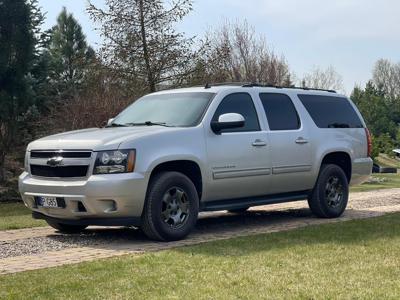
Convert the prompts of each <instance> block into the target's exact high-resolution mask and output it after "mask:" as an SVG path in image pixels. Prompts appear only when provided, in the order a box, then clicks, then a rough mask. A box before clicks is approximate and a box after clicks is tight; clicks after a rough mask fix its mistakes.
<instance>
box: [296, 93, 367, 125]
mask: <svg viewBox="0 0 400 300" xmlns="http://www.w3.org/2000/svg"><path fill="white" fill-rule="evenodd" d="M298 96H299V98H300V101H301V102H302V103H303V105H304V107H305V108H306V109H307V111H308V113H309V114H310V116H311V118H312V119H313V120H314V122H315V124H316V125H317V126H318V127H319V128H362V127H363V124H362V122H361V120H360V118H359V117H358V115H357V113H356V112H355V110H354V108H353V106H352V105H351V104H350V102H349V100H348V99H347V98H344V97H336V96H319V95H298Z"/></svg>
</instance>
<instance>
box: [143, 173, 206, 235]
mask: <svg viewBox="0 0 400 300" xmlns="http://www.w3.org/2000/svg"><path fill="white" fill-rule="evenodd" d="M172 187H177V188H180V189H182V190H184V191H185V193H186V194H187V197H188V201H189V216H188V220H187V222H186V223H185V224H184V225H183V226H182V227H179V228H172V227H171V226H169V225H168V224H166V223H165V222H164V221H163V220H162V218H161V209H162V197H163V196H164V194H165V193H166V192H167V191H168V190H169V189H170V188H172ZM146 209H147V210H151V211H150V212H149V211H147V212H146V211H145V212H144V213H150V214H151V215H150V218H151V220H150V221H151V222H152V225H153V228H154V230H155V231H156V232H157V234H158V235H159V236H160V237H161V238H162V239H163V240H167V241H169V240H180V239H182V238H184V237H185V236H187V235H188V234H189V233H190V231H191V230H192V229H193V227H194V226H195V224H196V222H197V216H198V212H199V198H198V195H197V191H196V188H195V186H194V184H193V183H192V181H191V180H190V179H189V178H188V177H187V176H185V175H184V174H181V173H178V172H165V173H161V174H160V175H158V176H157V177H156V178H154V180H152V182H151V186H150V190H149V193H148V197H147V205H146Z"/></svg>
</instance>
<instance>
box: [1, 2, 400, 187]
mask: <svg viewBox="0 0 400 300" xmlns="http://www.w3.org/2000/svg"><path fill="white" fill-rule="evenodd" d="M192 9H193V7H192V1H191V0H174V1H172V2H171V3H170V4H166V3H165V2H164V1H162V0H129V1H128V0H106V1H105V5H104V7H97V6H96V5H94V4H93V3H90V2H89V4H88V7H87V13H88V15H89V16H90V18H91V20H92V21H93V23H94V26H96V28H97V29H98V30H99V32H100V35H101V38H102V44H101V45H100V46H99V47H98V49H96V50H94V49H93V48H92V47H91V46H90V45H88V43H87V41H86V37H85V35H84V33H83V31H82V27H81V26H80V24H79V22H78V21H77V20H76V19H75V18H74V17H73V15H72V14H70V13H69V12H68V11H67V10H66V9H65V8H64V9H63V10H62V11H61V12H60V14H59V16H58V18H57V22H56V24H55V25H54V26H53V27H52V28H51V29H50V30H46V31H44V30H42V24H43V22H44V20H45V14H44V13H43V11H42V9H41V8H40V7H39V5H38V2H37V0H0V181H4V180H5V179H6V178H7V177H13V175H16V174H18V173H19V172H20V169H21V166H20V165H21V164H18V163H15V162H22V161H23V153H24V151H23V149H24V148H25V146H26V144H27V143H28V142H29V141H31V140H33V139H35V138H38V137H41V136H45V135H48V134H51V133H56V132H61V131H65V130H71V129H79V128H85V127H99V126H102V125H103V124H104V121H105V120H107V119H108V118H110V117H113V116H115V115H116V114H117V113H118V112H119V111H121V110H122V109H123V108H124V107H126V106H127V105H128V104H129V103H131V102H132V101H134V99H136V98H138V97H140V96H142V95H144V94H146V93H149V92H154V91H156V90H160V89H165V88H173V87H183V86H193V85H204V84H205V83H207V82H210V83H212V82H260V83H264V84H270V85H278V86H283V87H285V86H293V85H295V84H297V85H303V86H307V87H314V88H326V89H339V90H340V89H342V88H343V83H342V79H341V76H340V75H339V74H338V73H337V72H336V71H335V70H334V69H333V68H332V67H328V68H327V69H321V68H318V67H317V68H315V69H314V70H313V71H312V72H310V73H309V74H306V75H305V76H304V77H303V78H300V79H297V78H296V76H295V75H294V73H293V72H292V71H291V70H290V67H289V63H288V62H287V60H286V58H285V57H284V56H283V55H281V54H277V53H276V52H275V51H273V50H271V48H270V46H269V44H268V41H267V40H266V38H265V37H264V36H262V35H258V34H257V33H256V31H255V30H254V28H253V27H251V26H250V25H249V24H248V23H247V22H246V21H243V22H234V23H231V22H228V21H226V22H225V23H224V24H223V25H222V26H220V27H218V28H213V29H210V30H209V31H208V32H205V33H204V34H203V35H202V36H201V37H194V36H193V37H190V36H187V35H186V34H185V33H184V32H180V31H177V29H176V24H177V23H178V22H180V21H181V20H182V19H183V18H184V17H185V16H187V15H188V14H189V13H190V12H191V11H192ZM399 70H400V65H396V64H392V63H391V62H389V61H386V60H381V61H379V62H378V63H377V65H376V67H375V69H374V72H373V78H372V79H371V81H370V82H369V83H368V84H367V86H366V87H365V88H360V87H356V88H355V89H354V91H353V93H352V99H353V100H354V102H355V103H356V104H357V105H358V106H359V107H360V110H361V111H362V113H363V115H364V116H365V118H366V121H367V123H368V126H369V127H370V129H371V131H372V133H373V134H374V137H375V140H376V142H377V144H378V145H379V147H380V148H379V149H378V150H376V151H378V152H379V151H385V152H388V153H389V150H388V149H390V147H392V146H395V145H396V143H397V142H398V140H399V129H398V128H399V127H398V124H399V123H400V104H399V103H400V79H399V78H400V75H399V74H400V71H399ZM10 170H11V173H8V172H9V171H10ZM13 172H14V173H13Z"/></svg>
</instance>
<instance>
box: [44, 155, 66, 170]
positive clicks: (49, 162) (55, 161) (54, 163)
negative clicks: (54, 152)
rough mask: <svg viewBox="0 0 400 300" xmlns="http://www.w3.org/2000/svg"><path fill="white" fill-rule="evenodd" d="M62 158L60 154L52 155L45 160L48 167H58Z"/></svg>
mask: <svg viewBox="0 0 400 300" xmlns="http://www.w3.org/2000/svg"><path fill="white" fill-rule="evenodd" d="M62 161H63V158H62V156H54V157H52V158H49V159H48V160H47V165H48V166H50V167H58V166H61V165H62Z"/></svg>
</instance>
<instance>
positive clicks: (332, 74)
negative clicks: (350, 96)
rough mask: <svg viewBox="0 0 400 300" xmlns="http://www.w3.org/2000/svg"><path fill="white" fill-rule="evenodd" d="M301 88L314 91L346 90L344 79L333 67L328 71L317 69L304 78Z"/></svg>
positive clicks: (327, 69)
mask: <svg viewBox="0 0 400 300" xmlns="http://www.w3.org/2000/svg"><path fill="white" fill-rule="evenodd" d="M301 86H303V87H308V88H314V89H327V90H337V91H343V90H344V87H343V78H342V76H341V75H340V74H339V73H338V72H336V70H335V69H334V68H333V67H332V66H329V67H328V68H326V69H322V68H320V67H315V68H314V69H313V70H312V71H311V72H310V73H308V74H306V75H305V76H304V78H303V79H302V81H301Z"/></svg>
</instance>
